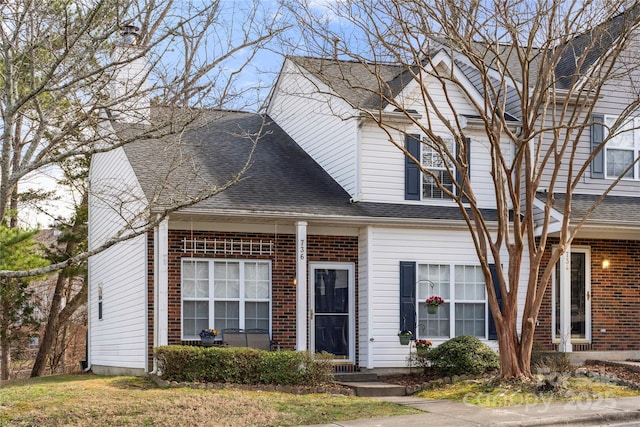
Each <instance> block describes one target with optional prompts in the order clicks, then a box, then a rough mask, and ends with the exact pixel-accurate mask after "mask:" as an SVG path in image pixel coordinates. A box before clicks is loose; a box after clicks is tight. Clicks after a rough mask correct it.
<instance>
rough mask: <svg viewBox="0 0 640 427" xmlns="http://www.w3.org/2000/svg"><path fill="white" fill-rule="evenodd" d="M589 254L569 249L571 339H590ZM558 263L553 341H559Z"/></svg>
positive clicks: (557, 267)
mask: <svg viewBox="0 0 640 427" xmlns="http://www.w3.org/2000/svg"><path fill="white" fill-rule="evenodd" d="M590 262H591V261H590V257H589V252H588V250H586V249H583V248H571V283H569V284H568V286H570V287H571V339H572V340H577V341H578V342H580V341H582V342H584V341H588V340H590V339H591V280H590V276H591V274H590V272H591V271H590V270H591V265H590ZM561 282H562V280H560V263H559V262H558V264H556V275H555V285H554V313H553V314H554V316H553V318H554V322H553V323H554V329H553V331H554V339H556V340H559V339H560V286H561V285H562V284H561Z"/></svg>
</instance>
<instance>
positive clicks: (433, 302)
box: [426, 295, 444, 314]
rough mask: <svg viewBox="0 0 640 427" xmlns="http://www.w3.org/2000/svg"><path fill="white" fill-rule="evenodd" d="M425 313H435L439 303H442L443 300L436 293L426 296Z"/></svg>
mask: <svg viewBox="0 0 640 427" xmlns="http://www.w3.org/2000/svg"><path fill="white" fill-rule="evenodd" d="M426 302H427V313H429V314H436V313H437V312H438V307H439V306H440V304H444V300H443V299H442V298H440V297H439V296H437V295H431V296H430V297H429V298H427V301H426Z"/></svg>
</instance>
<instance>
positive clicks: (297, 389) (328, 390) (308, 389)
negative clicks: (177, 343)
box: [150, 375, 354, 396]
mask: <svg viewBox="0 0 640 427" xmlns="http://www.w3.org/2000/svg"><path fill="white" fill-rule="evenodd" d="M150 377H151V379H152V380H153V382H155V383H156V384H157V385H158V386H159V387H177V388H183V387H189V388H196V389H208V390H222V389H235V390H250V391H277V392H281V393H291V394H299V395H302V394H314V393H324V394H339V395H343V396H354V391H353V390H352V389H351V388H349V387H345V386H342V385H340V384H335V383H330V384H322V385H318V386H304V385H278V384H233V383H204V382H178V381H166V380H163V379H162V378H160V377H158V376H157V375H150Z"/></svg>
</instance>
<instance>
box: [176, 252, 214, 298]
mask: <svg viewBox="0 0 640 427" xmlns="http://www.w3.org/2000/svg"><path fill="white" fill-rule="evenodd" d="M182 296H183V298H207V297H208V296H209V262H208V261H189V260H187V261H183V263H182Z"/></svg>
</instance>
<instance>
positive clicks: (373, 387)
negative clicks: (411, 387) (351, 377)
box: [339, 381, 407, 397]
mask: <svg viewBox="0 0 640 427" xmlns="http://www.w3.org/2000/svg"><path fill="white" fill-rule="evenodd" d="M339 384H342V385H344V386H346V387H350V388H352V389H353V390H354V392H355V394H356V396H363V397H388V396H406V394H407V390H406V387H405V386H402V385H398V384H389V383H382V382H379V381H359V382H340V383H339Z"/></svg>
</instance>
